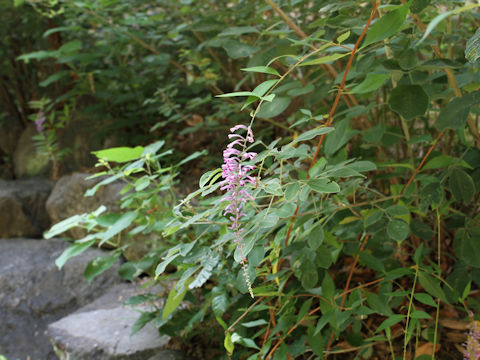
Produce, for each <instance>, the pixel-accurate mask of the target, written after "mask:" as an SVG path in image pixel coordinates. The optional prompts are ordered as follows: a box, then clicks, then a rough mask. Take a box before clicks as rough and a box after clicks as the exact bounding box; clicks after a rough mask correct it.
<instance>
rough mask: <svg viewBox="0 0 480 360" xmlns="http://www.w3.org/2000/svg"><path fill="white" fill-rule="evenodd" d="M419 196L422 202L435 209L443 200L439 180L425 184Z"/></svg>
mask: <svg viewBox="0 0 480 360" xmlns="http://www.w3.org/2000/svg"><path fill="white" fill-rule="evenodd" d="M420 198H421V199H422V202H423V203H425V204H427V205H430V206H431V207H432V209H436V208H437V207H438V206H440V204H441V203H442V201H443V190H442V185H441V184H440V183H439V182H432V183H430V184H427V185H425V186H424V187H423V188H422V190H420Z"/></svg>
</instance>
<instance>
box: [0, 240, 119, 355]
mask: <svg viewBox="0 0 480 360" xmlns="http://www.w3.org/2000/svg"><path fill="white" fill-rule="evenodd" d="M69 245H70V244H69V243H68V242H65V241H63V240H59V239H51V240H42V241H35V240H31V239H1V240H0V289H1V291H0V319H1V321H0V334H1V336H0V354H3V355H5V356H6V357H7V359H27V358H29V359H32V360H33V359H42V360H54V359H57V357H56V356H55V353H54V351H53V349H52V347H51V345H50V343H49V339H48V336H47V335H46V329H47V325H48V324H50V323H52V322H54V321H56V320H58V319H60V318H62V317H64V316H66V315H68V314H69V313H71V312H73V311H74V310H76V309H78V308H80V307H81V306H83V305H85V304H87V303H89V302H91V301H92V300H93V299H95V298H98V297H99V296H101V295H103V294H104V293H105V292H106V291H107V290H108V289H109V288H110V287H111V286H113V285H114V284H115V283H118V282H119V281H120V280H119V278H118V276H117V275H116V271H117V270H118V266H119V264H118V263H117V264H115V265H114V266H113V267H112V268H110V269H109V270H107V271H106V272H104V273H103V274H101V275H99V276H98V277H97V278H95V279H94V280H93V282H92V283H91V284H89V283H88V282H87V281H86V280H85V279H84V277H83V271H84V268H85V266H86V264H87V263H88V262H89V261H91V260H92V259H94V258H96V257H98V256H102V255H103V254H104V252H103V251H101V250H98V249H88V250H86V251H85V252H83V253H82V254H80V255H78V256H76V257H74V258H72V259H70V260H69V261H68V262H67V263H66V264H65V265H64V267H63V268H62V269H61V270H59V269H58V268H57V267H56V265H55V263H54V261H55V259H56V258H57V257H58V256H59V255H60V254H61V253H62V252H63V251H64V250H65V248H67V247H68V246H69Z"/></svg>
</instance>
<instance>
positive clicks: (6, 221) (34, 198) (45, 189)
mask: <svg viewBox="0 0 480 360" xmlns="http://www.w3.org/2000/svg"><path fill="white" fill-rule="evenodd" d="M51 190H52V183H51V182H50V181H49V180H46V179H25V180H16V181H13V180H12V181H10V180H8V181H7V180H0V214H2V216H0V238H11V237H41V235H42V232H43V231H44V230H46V229H47V228H48V227H49V225H50V219H49V216H48V213H47V211H46V208H45V204H46V201H47V198H48V196H49V194H50V191H51Z"/></svg>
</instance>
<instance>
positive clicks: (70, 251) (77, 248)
mask: <svg viewBox="0 0 480 360" xmlns="http://www.w3.org/2000/svg"><path fill="white" fill-rule="evenodd" d="M94 243H95V240H90V241H85V242H75V243H73V244H72V245H70V246H69V247H68V248H66V249H65V250H64V251H63V253H62V255H60V256H59V257H58V258H57V259H56V260H55V264H56V265H57V266H58V268H59V269H61V268H62V267H63V265H65V263H66V262H67V261H68V259H70V258H72V257H74V256H77V255H79V254H81V253H83V252H84V251H85V250H87V249H88V248H89V247H90V246H92V245H93V244H94Z"/></svg>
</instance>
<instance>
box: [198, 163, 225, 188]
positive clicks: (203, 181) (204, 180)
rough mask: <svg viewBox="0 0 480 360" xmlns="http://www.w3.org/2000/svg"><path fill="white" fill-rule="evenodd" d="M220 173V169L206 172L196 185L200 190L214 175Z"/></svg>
mask: <svg viewBox="0 0 480 360" xmlns="http://www.w3.org/2000/svg"><path fill="white" fill-rule="evenodd" d="M221 172H222V169H220V168H218V169H215V170H210V171H207V172H206V173H205V174H203V175H202V177H201V178H200V181H199V183H198V185H199V186H200V189H202V188H203V187H204V186H205V185H206V184H207V183H208V182H209V181H210V179H211V178H212V177H214V176H215V175H216V174H218V173H221Z"/></svg>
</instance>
